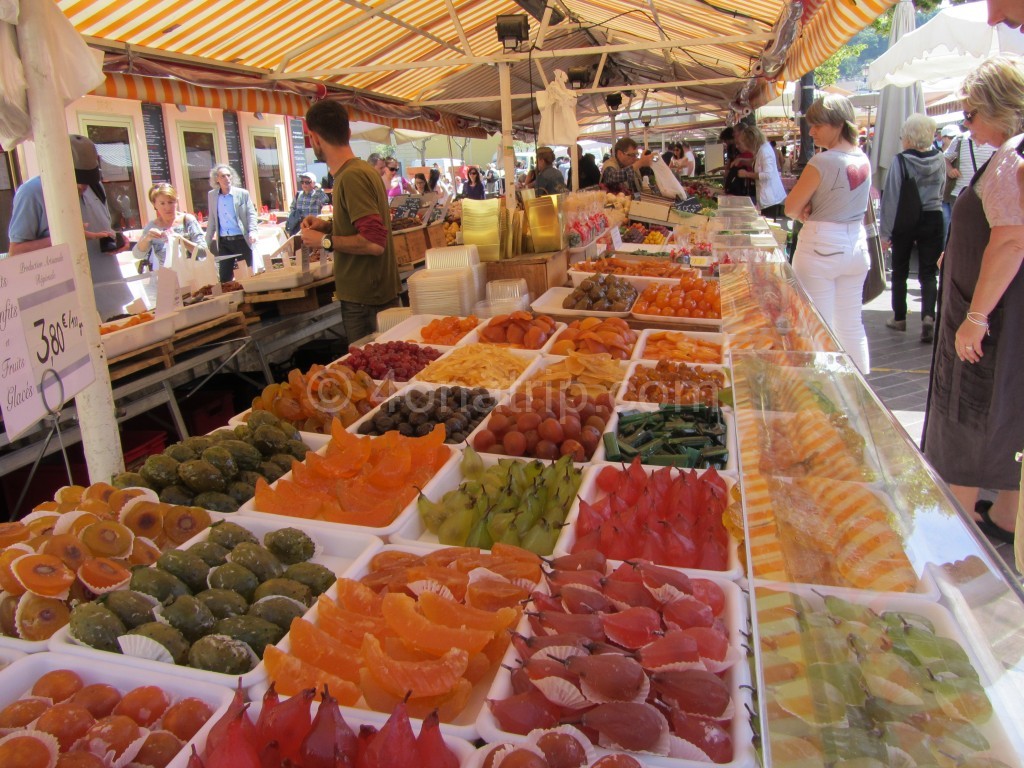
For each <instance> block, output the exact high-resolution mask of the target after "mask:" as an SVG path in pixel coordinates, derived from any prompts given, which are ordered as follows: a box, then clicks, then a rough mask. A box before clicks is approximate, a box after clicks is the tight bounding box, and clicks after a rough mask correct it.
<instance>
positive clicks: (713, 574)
mask: <svg viewBox="0 0 1024 768" xmlns="http://www.w3.org/2000/svg"><path fill="white" fill-rule="evenodd" d="M606 466H613V467H616V468H619V469H621V466H622V465H621V464H594V465H593V466H592V467H591V471H590V472H589V473H588V474H587V475H586V477H584V478H583V479H584V483H583V485H581V486H580V490H579V492H578V493H577V494H576V501H575V502H574V503H573V505H572V509H571V510H570V511H569V516H568V517H567V518H566V520H565V523H566V524H565V527H564V528H562V533H561V535H560V536H559V537H558V541H557V542H555V551H554V554H555V556H556V557H557V556H558V555H566V554H569V553H571V552H572V549H573V546H575V544H576V520H577V518H578V517H579V515H580V502H581V501H586V502H588V503H593V502H596V501H598V500H600V499H603V498H604V497H605V496H607V495H608V494H606V493H604V491H602V490H600V489H599V488H598V487H597V476H598V475H599V474H600V472H601V470H602V469H604V468H605V467H606ZM641 468H642V469H643V471H644V473H645V474H646V475H647V476H648V477H649V476H651V475H653V474H654V473H655V472H656V471H657V470H659V469H664V467H653V466H648V465H646V464H643V465H641ZM679 471H680V472H696V473H697V474H698V475H703V474H704V473H705V472H707V471H708V470H706V469H694V470H689V469H683V470H679ZM718 474H719V476H720V477H721V478H722V479H723V480H724V481H725V487H726V494H727V496H728V498H729V499H730V500H732V499H733V495H734V494H733V488H734V487H735V486H736V476H735V474H733V473H732V472H719V473H718ZM732 503H734V504H739V503H740V502H739V501H738V500H735V501H732ZM636 556H637V557H639V556H640V554H639V552H638V553H637V555H636ZM673 567H674V566H673ZM679 570H681V571H684V572H686V573H687V574H689V575H691V576H698V577H700V578H708V579H726V580H728V581H738V580H739V579H741V578H743V576H744V571H743V564H742V563H741V562H740V557H739V542H738V541H737V540H736V539H735V538H733V537H732V536H729V562H728V567H727V568H726V570H724V571H709V570H704V569H700V568H680V569H679Z"/></svg>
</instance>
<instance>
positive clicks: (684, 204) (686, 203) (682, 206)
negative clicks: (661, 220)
mask: <svg viewBox="0 0 1024 768" xmlns="http://www.w3.org/2000/svg"><path fill="white" fill-rule="evenodd" d="M672 207H673V208H675V209H676V210H677V211H682V212H683V213H700V211H701V208H703V206H702V205H701V202H700V199H699V198H697V197H688V198H686V199H685V200H681V201H680V202H678V203H676V204H675V205H674V206H672Z"/></svg>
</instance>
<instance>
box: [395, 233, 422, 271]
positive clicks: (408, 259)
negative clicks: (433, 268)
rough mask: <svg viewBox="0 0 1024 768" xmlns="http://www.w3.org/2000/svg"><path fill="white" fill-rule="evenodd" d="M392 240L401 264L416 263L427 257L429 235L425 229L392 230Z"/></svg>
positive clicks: (396, 257)
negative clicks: (427, 235) (425, 232)
mask: <svg viewBox="0 0 1024 768" xmlns="http://www.w3.org/2000/svg"><path fill="white" fill-rule="evenodd" d="M391 242H392V243H393V244H394V248H395V261H396V262H397V263H398V265H399V266H402V265H404V264H416V263H417V262H420V261H423V260H424V259H426V258H427V237H426V235H425V234H424V230H423V229H411V230H408V231H406V232H397V233H395V232H392V233H391Z"/></svg>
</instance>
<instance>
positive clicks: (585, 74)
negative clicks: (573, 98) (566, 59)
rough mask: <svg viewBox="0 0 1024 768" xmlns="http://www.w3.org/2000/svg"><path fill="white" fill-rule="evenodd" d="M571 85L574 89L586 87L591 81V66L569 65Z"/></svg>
mask: <svg viewBox="0 0 1024 768" xmlns="http://www.w3.org/2000/svg"><path fill="white" fill-rule="evenodd" d="M568 75H569V87H570V88H572V89H573V90H574V91H578V90H579V89H580V88H586V87H587V83H589V82H590V67H569V72H568Z"/></svg>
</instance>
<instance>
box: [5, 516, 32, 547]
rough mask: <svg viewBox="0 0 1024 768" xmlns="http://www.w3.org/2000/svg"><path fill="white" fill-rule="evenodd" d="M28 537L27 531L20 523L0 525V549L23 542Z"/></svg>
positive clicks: (28, 532)
mask: <svg viewBox="0 0 1024 768" xmlns="http://www.w3.org/2000/svg"><path fill="white" fill-rule="evenodd" d="M29 535H30V531H29V529H28V528H27V527H26V526H25V524H24V523H22V522H20V521H16V522H13V523H0V549H2V548H4V547H9V546H10V545H11V544H17V543H18V542H19V541H25V540H26V539H28V537H29Z"/></svg>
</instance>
